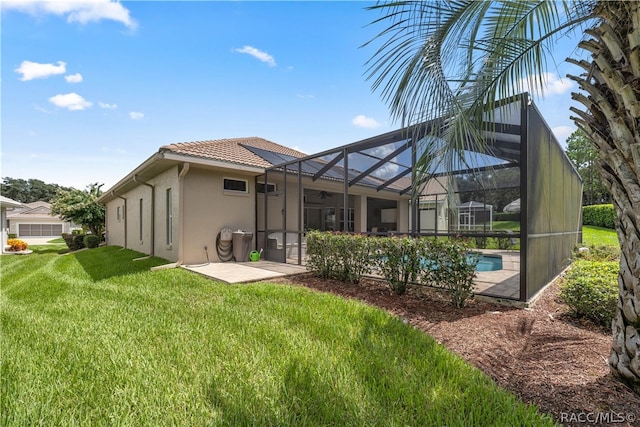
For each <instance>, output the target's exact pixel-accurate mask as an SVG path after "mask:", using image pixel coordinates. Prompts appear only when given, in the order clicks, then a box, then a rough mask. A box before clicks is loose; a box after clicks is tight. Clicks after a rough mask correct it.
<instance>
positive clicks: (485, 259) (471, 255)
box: [380, 252, 502, 271]
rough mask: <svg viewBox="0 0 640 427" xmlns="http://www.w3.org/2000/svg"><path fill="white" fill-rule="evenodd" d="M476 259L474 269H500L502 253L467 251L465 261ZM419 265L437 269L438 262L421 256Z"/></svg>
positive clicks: (385, 258) (469, 261)
mask: <svg viewBox="0 0 640 427" xmlns="http://www.w3.org/2000/svg"><path fill="white" fill-rule="evenodd" d="M380 259H382V260H384V261H385V262H386V260H387V257H381V258H380ZM405 259H406V257H405ZM476 259H477V260H478V263H477V264H476V271H498V270H502V255H487V254H483V253H480V252H468V253H467V263H469V264H472V263H473V262H474V261H475V260H476ZM420 267H422V268H426V269H437V268H438V264H437V263H436V261H434V260H432V259H429V258H422V259H421V261H420Z"/></svg>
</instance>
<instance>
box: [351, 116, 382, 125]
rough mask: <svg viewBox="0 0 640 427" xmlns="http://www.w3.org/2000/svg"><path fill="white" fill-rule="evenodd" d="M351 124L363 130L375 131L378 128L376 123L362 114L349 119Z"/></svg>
mask: <svg viewBox="0 0 640 427" xmlns="http://www.w3.org/2000/svg"><path fill="white" fill-rule="evenodd" d="M351 123H352V124H353V125H354V126H358V127H361V128H365V129H375V128H378V127H380V123H378V122H377V121H376V120H375V119H373V118H371V117H367V116H365V115H363V114H359V115H357V116H355V117H354V118H353V119H351Z"/></svg>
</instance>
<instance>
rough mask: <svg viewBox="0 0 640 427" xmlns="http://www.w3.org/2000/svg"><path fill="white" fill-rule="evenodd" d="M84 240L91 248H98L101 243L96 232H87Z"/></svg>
mask: <svg viewBox="0 0 640 427" xmlns="http://www.w3.org/2000/svg"><path fill="white" fill-rule="evenodd" d="M82 241H83V243H84V245H85V246H86V247H88V248H89V249H92V248H97V247H98V245H99V244H100V237H98V236H96V235H95V234H87V235H86V236H84V239H83V240H82Z"/></svg>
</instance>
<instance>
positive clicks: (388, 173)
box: [371, 145, 400, 178]
mask: <svg viewBox="0 0 640 427" xmlns="http://www.w3.org/2000/svg"><path fill="white" fill-rule="evenodd" d="M394 151H395V147H394V146H392V145H383V146H381V147H377V148H375V149H373V150H371V155H372V156H376V157H378V158H380V159H383V158H385V157H387V156H388V155H389V154H391V153H393V152H394ZM397 159H398V158H397V157H394V158H393V159H391V161H396V160H397ZM399 169H400V167H399V166H398V165H396V164H394V163H389V162H387V163H385V164H384V166H382V167H380V168H378V169H376V170H375V171H373V173H372V175H373V176H377V177H378V178H391V177H394V176H396V175H397V174H398V170H399Z"/></svg>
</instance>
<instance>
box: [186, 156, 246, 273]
mask: <svg viewBox="0 0 640 427" xmlns="http://www.w3.org/2000/svg"><path fill="white" fill-rule="evenodd" d="M223 178H231V179H245V180H247V182H248V189H249V191H248V192H247V193H237V192H230V191H224V190H223ZM254 182H255V179H254V177H253V176H251V175H249V174H242V173H241V172H234V171H229V172H222V171H219V170H211V169H200V168H197V167H191V169H190V170H189V172H188V173H187V174H186V175H185V177H184V183H183V194H182V195H183V197H184V211H183V212H182V215H183V221H184V223H183V227H184V242H185V247H184V248H183V262H184V264H199V263H204V262H207V253H206V252H205V249H204V247H205V246H206V247H207V249H208V255H209V261H211V262H217V261H219V258H218V255H217V253H216V236H217V234H218V233H219V232H220V230H222V229H223V228H224V227H229V228H231V229H233V230H234V231H235V230H238V229H240V230H243V231H250V232H253V231H254V230H255V218H256V216H255V185H254ZM254 242H255V236H254ZM251 247H252V249H253V247H254V244H253V243H252V246H251Z"/></svg>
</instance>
